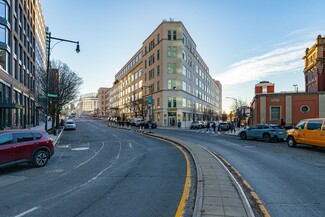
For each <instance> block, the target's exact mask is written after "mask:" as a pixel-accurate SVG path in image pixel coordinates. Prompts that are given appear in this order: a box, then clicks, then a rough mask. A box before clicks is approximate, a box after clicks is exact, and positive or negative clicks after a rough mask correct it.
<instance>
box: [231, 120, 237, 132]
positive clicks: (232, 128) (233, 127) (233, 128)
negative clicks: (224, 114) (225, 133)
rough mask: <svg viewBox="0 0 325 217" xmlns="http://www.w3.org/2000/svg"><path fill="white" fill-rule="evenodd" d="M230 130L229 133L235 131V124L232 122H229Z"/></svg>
mask: <svg viewBox="0 0 325 217" xmlns="http://www.w3.org/2000/svg"><path fill="white" fill-rule="evenodd" d="M230 132H231V133H232V132H234V133H236V125H235V123H234V122H231V125H230Z"/></svg>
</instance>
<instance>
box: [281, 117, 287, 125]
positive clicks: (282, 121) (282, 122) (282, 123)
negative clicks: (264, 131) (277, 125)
mask: <svg viewBox="0 0 325 217" xmlns="http://www.w3.org/2000/svg"><path fill="white" fill-rule="evenodd" d="M285 125H286V122H284V120H283V118H281V127H284V126H285Z"/></svg>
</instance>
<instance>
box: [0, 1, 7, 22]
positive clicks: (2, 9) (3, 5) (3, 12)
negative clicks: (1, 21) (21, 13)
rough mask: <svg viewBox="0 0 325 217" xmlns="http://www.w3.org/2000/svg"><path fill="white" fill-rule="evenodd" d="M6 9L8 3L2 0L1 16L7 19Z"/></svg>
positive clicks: (0, 2)
mask: <svg viewBox="0 0 325 217" xmlns="http://www.w3.org/2000/svg"><path fill="white" fill-rule="evenodd" d="M6 10H7V9H6V3H5V2H4V1H0V17H3V18H5V19H7V16H6Z"/></svg>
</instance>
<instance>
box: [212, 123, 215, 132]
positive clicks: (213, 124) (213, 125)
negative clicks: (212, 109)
mask: <svg viewBox="0 0 325 217" xmlns="http://www.w3.org/2000/svg"><path fill="white" fill-rule="evenodd" d="M212 127H213V132H216V123H215V122H213V123H212Z"/></svg>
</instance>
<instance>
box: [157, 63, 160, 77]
mask: <svg viewBox="0 0 325 217" xmlns="http://www.w3.org/2000/svg"><path fill="white" fill-rule="evenodd" d="M159 75H160V65H158V66H157V76H159Z"/></svg>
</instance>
